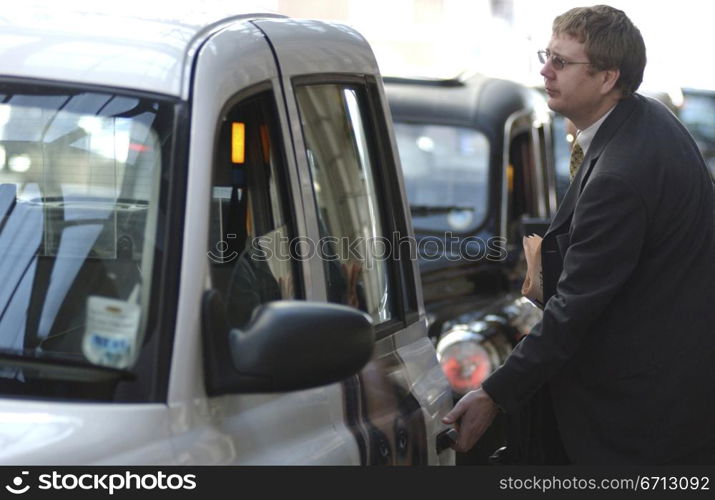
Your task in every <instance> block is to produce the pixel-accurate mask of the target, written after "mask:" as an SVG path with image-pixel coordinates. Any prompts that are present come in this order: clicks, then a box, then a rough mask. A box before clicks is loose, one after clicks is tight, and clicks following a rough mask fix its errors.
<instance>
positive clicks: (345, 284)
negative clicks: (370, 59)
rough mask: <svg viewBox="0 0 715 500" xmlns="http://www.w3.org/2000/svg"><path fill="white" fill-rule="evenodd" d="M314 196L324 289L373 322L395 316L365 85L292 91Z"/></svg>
mask: <svg viewBox="0 0 715 500" xmlns="http://www.w3.org/2000/svg"><path fill="white" fill-rule="evenodd" d="M295 94H296V98H297V101H298V107H299V110H300V115H301V122H302V126H303V133H304V137H305V143H306V154H307V157H308V163H309V165H310V170H311V174H312V180H313V189H314V192H315V198H316V202H317V211H318V219H319V221H318V223H319V230H320V239H321V240H320V242H318V245H317V248H318V250H319V251H320V252H321V257H322V259H323V262H324V268H325V274H326V280H327V286H328V289H327V295H328V300H329V301H331V302H338V303H344V304H348V305H352V306H354V307H358V308H360V309H361V310H363V311H365V312H367V313H368V314H369V315H370V316H372V318H373V320H374V321H375V322H376V323H381V322H384V321H387V320H389V319H390V318H392V317H393V307H394V306H393V302H394V299H393V292H392V288H391V283H390V279H389V276H388V260H387V257H388V256H389V250H390V242H389V240H388V235H387V234H386V231H385V225H384V224H385V221H384V219H383V214H384V213H385V212H384V208H383V204H382V203H381V200H380V199H379V196H378V189H377V183H376V171H375V169H376V168H378V165H376V164H375V160H374V158H375V152H374V151H372V150H371V146H370V144H374V141H373V140H372V137H371V136H370V134H371V132H370V129H369V128H368V123H367V119H366V116H367V114H366V113H365V112H364V110H365V109H367V108H366V90H365V88H364V87H362V86H358V85H340V84H320V85H303V86H298V87H297V88H296V90H295Z"/></svg>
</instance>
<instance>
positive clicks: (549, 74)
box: [539, 59, 556, 80]
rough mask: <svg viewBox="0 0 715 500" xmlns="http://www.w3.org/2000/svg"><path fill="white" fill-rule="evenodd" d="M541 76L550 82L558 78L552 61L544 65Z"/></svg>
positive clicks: (540, 72)
mask: <svg viewBox="0 0 715 500" xmlns="http://www.w3.org/2000/svg"><path fill="white" fill-rule="evenodd" d="M539 74H540V75H541V76H543V77H544V78H548V79H549V80H552V79H554V78H555V77H556V74H555V72H554V68H553V66H552V65H551V59H549V60H547V61H546V62H545V63H544V65H543V66H542V67H541V71H539Z"/></svg>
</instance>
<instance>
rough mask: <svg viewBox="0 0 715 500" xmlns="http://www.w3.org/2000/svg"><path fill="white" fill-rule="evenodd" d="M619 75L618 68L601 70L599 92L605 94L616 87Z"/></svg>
mask: <svg viewBox="0 0 715 500" xmlns="http://www.w3.org/2000/svg"><path fill="white" fill-rule="evenodd" d="M620 76H621V70H619V69H607V70H604V71H602V72H601V94H603V95H606V94H608V93H610V92H611V91H612V90H613V89H614V88H616V83H618V79H619V78H620Z"/></svg>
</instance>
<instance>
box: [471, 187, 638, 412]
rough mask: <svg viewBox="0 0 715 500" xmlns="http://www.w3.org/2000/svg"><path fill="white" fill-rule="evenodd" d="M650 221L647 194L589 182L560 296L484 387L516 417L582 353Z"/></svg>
mask: <svg viewBox="0 0 715 500" xmlns="http://www.w3.org/2000/svg"><path fill="white" fill-rule="evenodd" d="M647 224H648V216H647V210H646V206H645V203H644V202H643V199H642V198H641V195H640V194H639V193H638V192H637V191H636V190H635V189H634V188H633V187H632V186H630V185H629V184H628V183H627V182H626V181H624V180H623V179H621V178H620V177H618V176H615V175H612V174H600V175H598V176H595V177H593V178H591V180H590V181H589V182H588V183H587V185H586V187H585V188H584V191H583V193H581V196H580V198H579V200H578V202H577V204H576V208H575V211H574V215H573V219H572V222H571V230H570V233H571V234H570V244H569V246H568V249H567V250H566V254H565V256H564V266H563V272H562V273H561V276H560V278H559V280H558V283H557V285H556V293H555V295H553V296H552V297H551V298H550V299H549V301H548V303H547V304H546V307H545V308H544V316H543V319H542V321H541V322H540V323H539V324H537V325H536V326H535V327H534V328H533V330H532V331H531V333H530V334H529V335H527V336H526V337H524V338H523V340H522V341H521V342H520V343H519V344H518V345H517V346H516V347H515V348H514V350H513V351H512V353H511V355H510V356H509V358H508V359H507V360H506V362H505V363H504V365H502V367H501V368H499V369H498V370H497V371H495V372H494V373H493V374H492V375H491V376H490V377H489V378H488V379H487V380H485V381H484V383H483V385H482V387H483V389H484V390H485V391H486V392H487V394H489V395H490V396H491V398H492V399H493V400H494V401H495V402H496V403H497V405H498V406H499V407H500V408H502V409H503V410H504V411H506V412H513V411H516V410H518V409H519V407H520V406H521V405H522V404H524V403H526V402H527V401H528V399H529V398H530V397H531V396H532V395H533V394H534V393H535V392H536V390H537V389H539V387H541V386H542V385H543V384H544V383H545V382H547V381H548V380H549V379H550V378H551V377H552V376H553V375H554V374H555V373H557V372H558V371H559V369H560V368H561V367H562V366H563V365H564V364H565V363H566V362H568V361H569V359H570V358H571V357H572V356H573V355H574V354H575V353H576V351H577V350H578V348H579V346H580V344H581V341H582V340H583V338H584V336H585V335H588V334H589V332H591V331H593V329H592V327H593V325H594V324H595V323H596V322H597V321H598V318H599V316H600V315H601V313H602V312H603V311H604V309H605V308H606V307H607V306H608V304H609V302H610V301H611V300H612V299H613V297H614V296H615V295H616V294H617V293H618V291H619V290H620V289H621V287H622V286H623V285H624V283H626V281H627V280H628V278H629V276H630V275H631V274H632V273H633V270H634V269H635V268H636V266H637V265H638V259H639V256H640V254H641V249H642V247H643V241H644V239H645V234H646V227H647Z"/></svg>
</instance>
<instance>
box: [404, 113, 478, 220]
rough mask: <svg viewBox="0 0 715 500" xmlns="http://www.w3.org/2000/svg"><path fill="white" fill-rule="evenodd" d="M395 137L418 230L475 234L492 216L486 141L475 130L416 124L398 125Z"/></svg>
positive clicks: (408, 197)
mask: <svg viewBox="0 0 715 500" xmlns="http://www.w3.org/2000/svg"><path fill="white" fill-rule="evenodd" d="M395 134H396V138H397V146H398V149H399V152H400V162H401V163H402V171H403V174H404V178H405V188H406V190H407V199H408V200H409V203H410V205H411V206H412V207H413V214H412V215H413V224H414V227H415V230H416V231H428V232H455V233H468V232H472V231H474V230H476V229H477V228H478V227H479V226H480V225H481V224H482V222H483V220H484V217H485V216H486V213H487V203H488V199H487V198H488V191H487V184H488V180H489V168H488V166H489V142H488V140H487V138H486V136H485V135H484V134H483V133H481V132H479V131H477V130H474V129H470V128H464V127H453V126H448V125H424V124H414V123H395ZM445 207H447V208H446V209H445Z"/></svg>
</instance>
